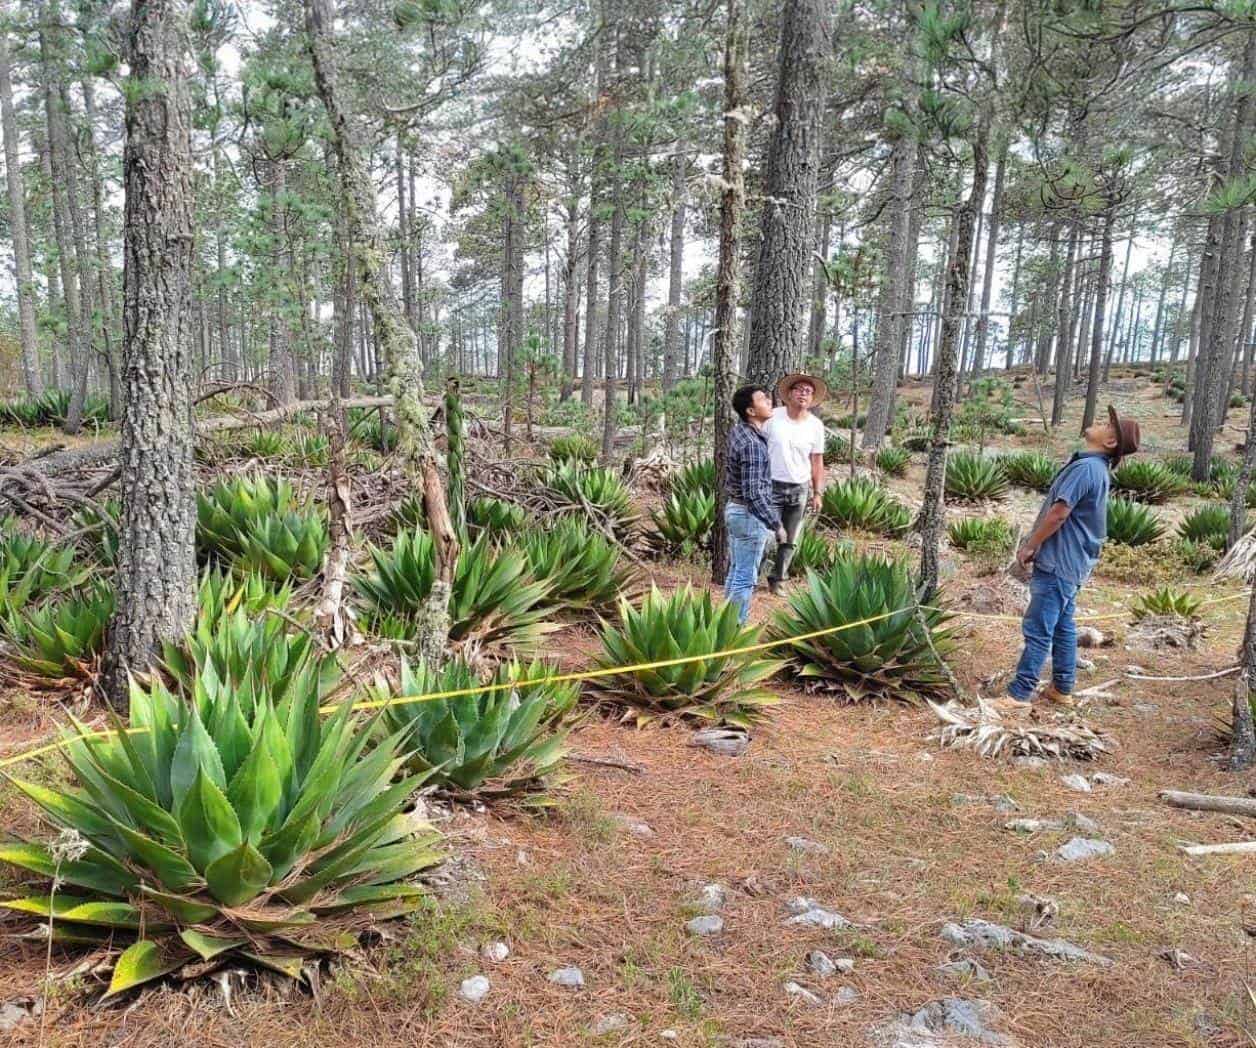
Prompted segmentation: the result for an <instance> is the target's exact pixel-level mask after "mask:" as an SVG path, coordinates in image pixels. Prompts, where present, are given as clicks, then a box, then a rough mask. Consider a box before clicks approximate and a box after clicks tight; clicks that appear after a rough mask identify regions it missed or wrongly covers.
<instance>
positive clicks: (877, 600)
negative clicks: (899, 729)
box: [771, 554, 955, 702]
mask: <svg viewBox="0 0 1256 1048" xmlns="http://www.w3.org/2000/svg"><path fill="white" fill-rule="evenodd" d="M950 617H951V616H950V615H949V614H948V613H947V612H945V611H943V610H941V609H940V608H938V607H925V606H921V605H920V604H919V602H918V600H917V598H916V584H915V580H914V579H913V578H912V576H911V573H910V572H909V571H908V569H907V567H906V565H905V564H903V563H902V562H900V561H895V560H887V559H885V558H883V557H879V556H875V555H864V554H859V555H856V556H852V557H839V558H838V559H837V560H835V561H834V563H833V565H832V567H830V568H829V569H828V571H826V572H824V573H823V574H820V573H817V572H810V573H809V574H808V575H807V583H806V585H805V586H800V587H799V588H797V589H795V590H794V591H793V592H792V593H791V594H790V597H789V606H788V608H787V609H786V610H784V611H782V612H779V613H778V614H777V615H776V617H775V618H774V619H773V622H772V628H771V633H772V635H773V636H774V637H779V638H782V639H784V638H792V637H805V638H806V639H800V640H792V641H789V643H788V649H789V650H790V651H791V653H792V657H793V662H794V665H795V667H796V669H797V671H798V674H799V676H801V677H803V678H804V679H806V680H808V681H812V682H814V683H816V684H818V685H819V686H821V687H823V688H824V689H826V690H833V691H839V692H842V693H844V694H845V696H846V698H847V699H848V700H849V701H852V702H857V701H861V700H864V699H899V700H901V701H905V702H916V701H919V700H920V699H922V698H926V697H931V696H938V695H941V694H943V693H944V692H946V691H947V690H948V680H947V676H946V673H945V672H944V667H943V666H942V665H940V663H939V659H940V658H942V657H945V656H946V655H947V654H948V653H949V652H950V651H951V650H952V649H953V648H954V646H955V642H954V640H953V638H952V634H951V631H950V630H949V629H948V628H947V625H946V623H947V621H948V620H949V619H950ZM834 627H848V628H841V629H836V630H835V629H834ZM824 630H829V631H830V632H827V633H822V634H821V635H820V636H808V635H810V634H815V633H817V632H820V631H824Z"/></svg>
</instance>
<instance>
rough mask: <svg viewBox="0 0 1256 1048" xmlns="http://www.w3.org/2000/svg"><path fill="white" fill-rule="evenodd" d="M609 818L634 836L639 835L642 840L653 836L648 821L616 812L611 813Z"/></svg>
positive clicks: (652, 830)
mask: <svg viewBox="0 0 1256 1048" xmlns="http://www.w3.org/2000/svg"><path fill="white" fill-rule="evenodd" d="M611 818H612V819H614V820H615V821H616V822H617V823H619V825H620V826H621V827H623V828H624V829H625V830H627V831H628V832H629V833H631V834H632V835H633V836H634V837H640V838H641V839H642V840H647V839H649V838H650V837H653V836H654V829H653V828H652V827H651V826H650V824H649V823H648V822H643V821H642V820H641V819H638V818H636V817H635V816H632V815H624V814H621V813H616V814H614V815H612V816H611Z"/></svg>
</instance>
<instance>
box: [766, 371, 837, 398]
mask: <svg viewBox="0 0 1256 1048" xmlns="http://www.w3.org/2000/svg"><path fill="white" fill-rule="evenodd" d="M799 382H807V383H809V384H810V385H811V388H812V389H814V390H815V391H816V395H815V396H814V397H813V398H812V401H811V403H812V404H820V403H822V402H823V401H824V398H825V397H827V396H828V395H829V387H828V383H826V382H825V381H824V379H822V378H816V377H815V376H814V375H804V374H803V373H802V372H801V371H796V372H794V373H793V374H792V375H786V376H785V377H784V378H783V379H781V380H780V382H778V383H777V384H776V399H777V400H779V401H781V402H782V403H783V402H784V400H785V395H786V394H787V393H788V392H789V391H790V390H791V389H793V388H794V387H795V386H796V385H798V383H799Z"/></svg>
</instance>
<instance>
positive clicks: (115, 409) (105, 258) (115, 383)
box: [83, 77, 122, 419]
mask: <svg viewBox="0 0 1256 1048" xmlns="http://www.w3.org/2000/svg"><path fill="white" fill-rule="evenodd" d="M83 115H84V116H85V117H86V118H87V125H86V127H84V129H83V141H84V142H85V143H86V145H87V156H88V172H87V173H88V177H89V178H90V179H91V182H92V226H93V231H94V233H95V247H96V287H97V289H98V295H99V300H100V334H101V344H102V346H103V352H104V356H105V362H106V364H107V365H108V368H109V414H110V417H111V418H115V419H117V418H121V417H122V380H121V373H120V362H119V360H118V354H117V352H115V350H114V347H113V330H114V327H113V324H114V320H113V318H114V305H113V264H112V263H111V262H110V261H109V245H108V243H107V242H106V239H105V203H104V174H103V173H102V172H101V170H100V158H99V156H98V155H97V152H96V132H95V127H96V122H97V114H96V93H95V91H94V89H93V87H92V79H91V77H84V78H83Z"/></svg>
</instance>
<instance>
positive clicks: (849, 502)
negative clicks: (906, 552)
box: [820, 477, 911, 537]
mask: <svg viewBox="0 0 1256 1048" xmlns="http://www.w3.org/2000/svg"><path fill="white" fill-rule="evenodd" d="M820 518H821V519H822V520H825V521H827V522H828V523H830V524H833V525H835V526H836V527H839V528H858V529H859V530H861V531H872V532H876V533H878V534H881V535H889V536H891V537H893V536H897V535H902V534H903V533H904V532H905V531H906V530H907V529H908V528H909V527H911V511H910V510H909V509H908V508H907V507H906V506H904V505H903V504H902V503H901V502H898V501H897V500H895V499H894V498H893V497H892V496H891V495H890V494H888V493H887V492H886V490H885V489H884V488H882V487H880V486H879V485H878V484H877V482H876V481H875V480H873V479H872V478H871V477H849V478H847V479H846V480H839V481H838V482H837V483H836V484H830V485H829V486H828V487H826V488H825V489H824V493H823V494H822V495H821V496H820Z"/></svg>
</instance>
